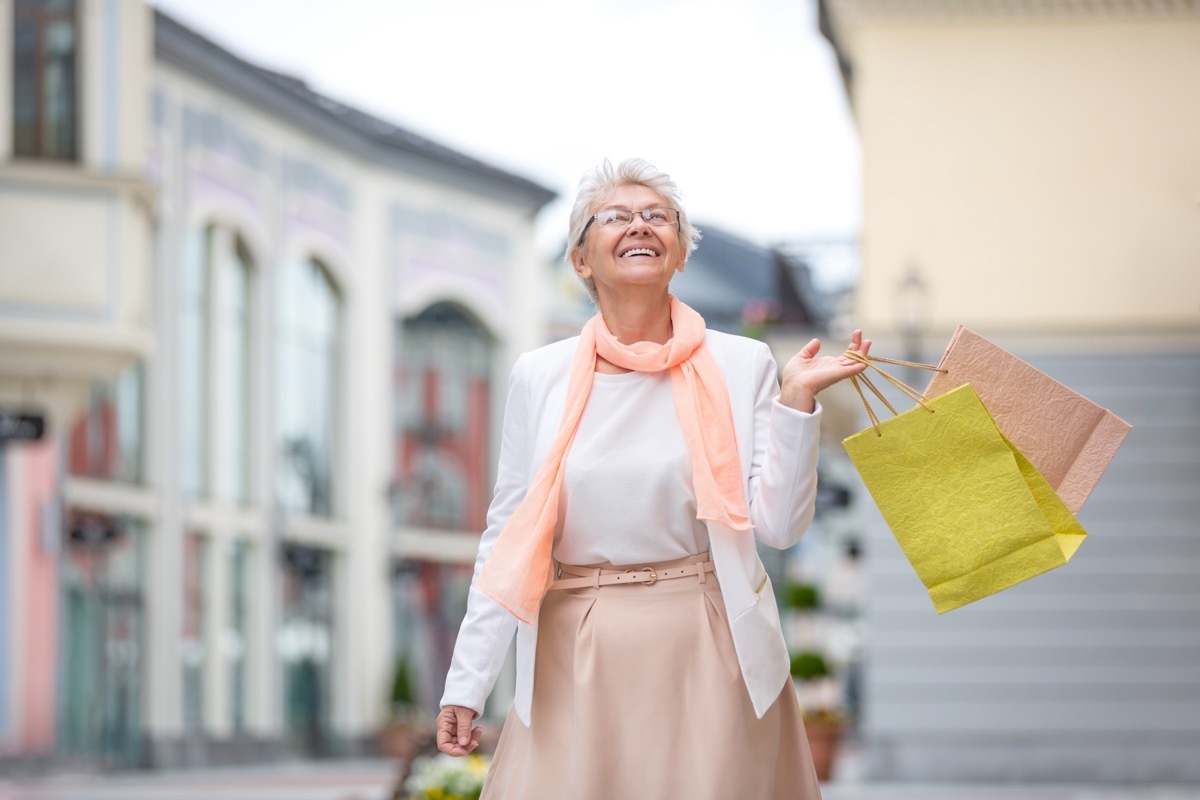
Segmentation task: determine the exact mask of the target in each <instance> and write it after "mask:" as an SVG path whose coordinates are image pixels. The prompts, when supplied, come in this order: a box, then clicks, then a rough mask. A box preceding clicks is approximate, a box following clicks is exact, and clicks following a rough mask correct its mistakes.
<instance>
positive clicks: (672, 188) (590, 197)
mask: <svg viewBox="0 0 1200 800" xmlns="http://www.w3.org/2000/svg"><path fill="white" fill-rule="evenodd" d="M622 186H645V187H646V188H648V189H652V190H654V191H655V192H657V193H658V194H659V195H660V196H661V197H662V199H663V200H666V201H667V205H669V206H670V207H671V208H673V209H675V210H676V211H677V212H678V213H679V238H680V240H681V241H682V242H683V245H684V248H685V252H686V253H688V254H690V253H692V252H693V251H694V250H695V249H696V245H697V244H698V243H699V241H700V231H699V230H698V229H697V228H696V227H695V226H694V225H692V223H691V220H689V219H688V216H687V214H686V213H684V210H683V193H682V192H680V191H679V187H678V186H677V185H676V184H675V181H673V180H671V176H670V175H668V174H667V173H665V172H663V171H662V170H660V169H659V168H658V167H656V166H654V165H653V164H651V163H650V162H649V161H646V160H645V159H641V158H627V159H625V160H624V161H622V162H621V163H620V164H618V165H617V166H616V167H613V165H612V162H611V161H609V160H608V159H607V158H606V159H604V160H603V161H601V162H600V163H599V164H597V165H596V168H595V169H592V170H589V171H588V172H585V173H584V174H583V177H582V178H580V179H579V193H578V194H576V195H575V205H574V207H573V208H572V209H571V218H570V223H569V227H568V228H567V252H566V253H565V254H564V256H563V257H564V258H565V259H566V261H567V262H568V263H573V259H574V256H575V253H576V252H577V251H578V250H579V248H581V247H583V237H584V235H585V228H587V224H588V221H589V220H591V218H592V215H593V214H595V213H596V211H597V210H598V207H599V206H600V205H601V204H603V203H604V202H605V201H607V200H608V198H610V197H612V195H613V194H614V193H615V192H616V191H617V189H619V188H621V187H622ZM685 257H686V256H685ZM583 284H584V286H586V287H587V290H588V294H590V295H591V296H592V300H593V301H595V300H597V295H596V282H595V281H594V280H592V279H591V278H587V279H585V280H584V281H583Z"/></svg>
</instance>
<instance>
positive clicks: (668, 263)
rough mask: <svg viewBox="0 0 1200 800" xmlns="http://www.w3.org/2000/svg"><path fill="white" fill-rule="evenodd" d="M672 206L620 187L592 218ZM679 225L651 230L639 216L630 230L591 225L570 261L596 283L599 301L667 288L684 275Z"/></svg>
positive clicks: (652, 194)
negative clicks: (644, 289)
mask: <svg viewBox="0 0 1200 800" xmlns="http://www.w3.org/2000/svg"><path fill="white" fill-rule="evenodd" d="M667 207H670V206H669V204H668V203H667V201H666V200H664V199H663V198H662V196H661V195H659V193H658V192H656V191H654V190H653V189H651V188H649V187H646V186H638V185H633V186H621V187H620V188H618V189H617V191H616V192H614V193H613V194H612V196H611V197H609V198H608V199H607V200H605V201H604V202H603V203H600V204H599V205H597V206H596V208H593V209H592V213H596V212H598V211H602V210H603V209H606V208H620V209H625V210H627V211H633V212H638V211H641V210H643V209H646V208H667ZM677 228H678V226H676V225H651V224H649V223H648V222H646V221H645V220H644V219H642V217H641V215H640V214H637V213H635V214H634V215H633V221H632V222H630V223H629V224H628V225H621V224H615V225H608V226H604V227H601V226H600V225H597V224H592V225H591V226H590V227H589V228H588V230H587V233H586V235H585V236H584V240H583V244H582V245H580V247H579V248H578V249H577V250H576V251H575V255H574V257H573V259H572V261H573V263H574V265H575V271H576V272H577V273H578V274H579V277H580V278H583V279H584V280H586V279H587V278H593V279H594V280H595V281H596V291H597V293H598V294H599V295H600V298H601V300H603V299H604V298H605V297H610V296H614V295H619V294H620V293H621V292H622V290H625V289H628V288H631V287H634V286H646V287H655V286H661V287H662V288H664V289H665V288H666V287H667V285H668V284H670V282H671V278H672V276H674V274H675V271H676V270H679V271H680V272H682V271H683V262H684V261H685V259H686V258H687V251H686V250H685V249H684V247H683V244H682V243H681V242H680V241H679V231H678V229H677Z"/></svg>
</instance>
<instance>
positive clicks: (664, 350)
mask: <svg viewBox="0 0 1200 800" xmlns="http://www.w3.org/2000/svg"><path fill="white" fill-rule="evenodd" d="M670 303H671V325H672V338H671V340H670V341H668V342H667V343H666V344H655V343H653V342H638V343H636V344H632V345H625V344H621V342H619V341H617V337H615V336H613V334H612V332H611V331H609V329H608V326H607V325H605V324H604V318H603V317H601V316H600V314H599V313H597V314H596V316H594V317H592V318H591V319H590V320H588V322H587V324H586V325H584V326H583V331H582V332H581V334H580V337H579V348H578V349H577V350H576V351H575V358H574V360H573V361H572V363H571V374H570V377H569V379H568V382H567V400H566V405H565V407H564V409H563V416H562V422H561V423H560V424H559V427H558V435H557V436H556V437H555V439H554V443H553V444H552V445H551V446H550V451H549V452H548V453H547V454H546V460H545V461H543V462H542V465H541V466H540V467H539V468H538V471H537V474H536V475H534V477H533V481H532V482H531V483H530V484H529V488H528V489H527V490H526V492H525V498H524V499H523V500H522V501H521V503H520V505H519V506H517V510H516V511H514V512H513V514H512V516H511V517H509V519H508V522H507V523H506V524H505V526H504V528H503V529H502V530H501V531H500V535H499V537H498V538H497V539H496V544H495V545H494V546H493V548H492V551H491V553H490V554H488V557H487V560H486V561H485V562H484V565H483V573H482V574H481V575H480V577H479V583H478V587H479V589H480V590H481V591H482V592H483V593H484V594H486V595H487V596H488V597H490V598H492V599H493V600H495V601H496V602H497V603H499V604H500V605H502V606H504V607H505V608H506V609H508V610H509V611H510V612H512V613H513V615H514V616H516V617H517V619H519V620H521V621H522V622H526V623H530V624H533V623H534V622H535V621H536V620H537V615H538V609H539V607H540V606H541V603H542V597H543V595H545V593H546V588H547V587H548V586H549V585H550V582H551V580H553V577H552V575H551V570H552V564H551V549H552V547H553V544H554V528H555V526H556V523H557V522H558V501H559V494H560V493H561V492H562V482H563V473H564V472H565V470H566V461H567V459H566V456H567V450H568V449H570V447H571V442H572V440H574V438H575V431H576V429H577V428H578V427H579V420H580V418H581V417H582V416H583V409H584V407H585V406H586V405H587V400H588V394H589V393H590V392H591V389H592V380H593V375H594V373H595V371H596V355H597V353H598V354H599V355H601V356H602V357H604V358H605V359H607V360H608V361H610V362H612V363H613V364H616V365H617V366H619V367H624V368H625V369H630V370H635V371H637V372H661V371H662V370H665V369H669V370H671V393H672V395H673V396H674V398H675V411H676V413H677V414H678V415H679V423H680V426H681V427H682V428H683V437H684V440H685V441H686V443H687V450H688V455H689V456H690V457H691V462H692V487H693V489H694V490H695V492H696V505H697V513H696V518H697V519H703V520H712V521H714V522H719V523H720V524H722V525H724V526H726V527H728V528H731V529H734V530H749V529H750V527H751V525H750V518H749V515H748V514H747V512H746V497H745V493H744V491H743V488H742V470H741V463H740V460H739V456H738V449H737V438H736V436H735V434H734V428H733V411H732V408H731V406H730V404H729V391H728V389H727V388H726V386H725V378H724V376H722V374H721V370H720V368H719V367H718V366H717V362H716V360H715V359H714V358H713V355H712V353H711V352H709V350H708V348H707V347H705V346H704V333H705V331H704V319H703V318H702V317H701V316H700V315H699V314H698V313H696V312H695V311H693V310H692V309H691V308H689V307H688V306H686V305H684V304H683V303H681V302H680V301H679V300H677V299H676V298H675V297H674V296H671V298H670Z"/></svg>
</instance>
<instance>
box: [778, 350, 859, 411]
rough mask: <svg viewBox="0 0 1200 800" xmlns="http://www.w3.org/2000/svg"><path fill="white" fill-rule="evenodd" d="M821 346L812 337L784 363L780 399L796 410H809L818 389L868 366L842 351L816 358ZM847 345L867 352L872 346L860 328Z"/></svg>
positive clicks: (813, 405)
mask: <svg viewBox="0 0 1200 800" xmlns="http://www.w3.org/2000/svg"><path fill="white" fill-rule="evenodd" d="M820 349H821V341H820V340H819V339H813V340H812V341H811V342H809V343H808V344H806V345H804V347H802V348H800V352H798V353H796V355H794V356H792V358H791V360H789V361H788V362H787V364H785V365H784V367H783V378H782V381H781V384H782V385H781V387H780V391H779V402H781V403H783V404H784V405H785V406H790V407H791V408H794V409H796V410H797V411H804V412H808V413H812V411H813V409H815V408H816V397H817V393H818V392H820V391H821V390H822V389H828V388H829V387H830V386H832V385H833V384H835V383H837V382H838V381H840V380H845V379H846V378H849V377H850V376H851V375H857V374H859V373H860V372H862V371H863V370H865V369H866V368H867V365H866V364H863V363H861V362H858V361H855V360H854V359H852V358H847V357H846V356H843V355H841V354H838V355H836V356H824V357H822V358H817V352H818V351H819V350H820ZM849 349H850V350H856V351H858V352H859V353H862V354H863V355H866V354H867V351H868V350H870V349H871V340H870V339H865V340H864V339H863V338H862V331H855V332H854V333H853V334H852V335H851V336H850V348H849Z"/></svg>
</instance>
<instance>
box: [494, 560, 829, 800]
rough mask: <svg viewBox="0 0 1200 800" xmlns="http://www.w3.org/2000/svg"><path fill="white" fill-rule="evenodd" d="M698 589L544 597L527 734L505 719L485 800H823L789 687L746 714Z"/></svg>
mask: <svg viewBox="0 0 1200 800" xmlns="http://www.w3.org/2000/svg"><path fill="white" fill-rule="evenodd" d="M696 560H698V559H697V558H694V559H690V561H692V562H695V561H696ZM687 561H688V560H681V561H679V562H670V564H671V565H676V564H681V563H686V562H687ZM593 566H598V567H603V568H613V567H612V565H610V564H602V565H593ZM640 566H642V565H639V567H640ZM652 566H654V567H655V568H658V569H661V568H662V567H663V566H666V565H660V564H656V565H652ZM705 578H706V579H705V581H704V582H701V581H700V580H698V579H697V577H695V576H690V577H685V578H676V579H673V580H663V581H659V582H657V583H654V584H631V585H610V586H601V587H599V588H593V587H591V586H589V587H587V588H581V589H561V590H553V591H550V592H547V593H546V597H545V600H543V601H542V608H541V612H540V614H539V617H538V642H537V656H536V667H535V671H534V686H533V716H532V725H531V726H530V727H528V728H527V727H525V725H524V723H522V722H521V721H520V719H518V718H517V716H516V714H515V713H513V712H509V715H508V719H507V721H506V722H505V725H504V730H503V732H502V733H501V735H500V741H499V743H498V744H497V748H496V753H495V756H494V757H493V760H492V766H491V769H490V771H489V773H488V778H487V783H486V784H485V786H484V789H483V797H482V800H540V799H541V798H547V800H549V799H550V798H553V799H554V800H562V798H572V800H588V798H595V800H625V798H629V799H630V800H633V798H665V797H671V798H676V797H678V798H687V800H704V799H705V798H711V800H731V798H737V800H768V799H771V800H774V799H776V798H778V799H780V800H782V798H787V799H788V800H817V799H818V798H820V796H821V790H820V786H819V784H818V783H817V778H816V774H815V772H814V770H813V763H812V755H811V754H810V753H809V750H808V740H807V738H806V737H805V734H804V723H803V721H802V720H801V716H800V706H799V703H798V702H797V700H796V693H795V691H794V690H793V688H792V685H791V684H790V683H789V684H788V685H786V686H785V687H784V689H783V691H782V692H780V694H779V697H778V699H776V701H775V703H774V705H772V706H771V708H770V709H769V710H768V711H767V713H766V714H765V715H764V716H763V718H762V719H758V718H757V717H756V716H755V714H754V708H753V706H752V705H751V704H750V696H749V695H748V694H747V692H746V687H745V685H744V684H743V682H742V676H741V671H740V668H739V667H738V661H737V655H736V653H735V652H734V649H733V638H732V636H731V634H730V631H729V620H728V618H727V616H726V613H725V603H724V602H723V600H722V598H721V588H720V586H719V585H718V583H717V580H716V576H715V574H714V573H708V574H707V575H706V576H705Z"/></svg>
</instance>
